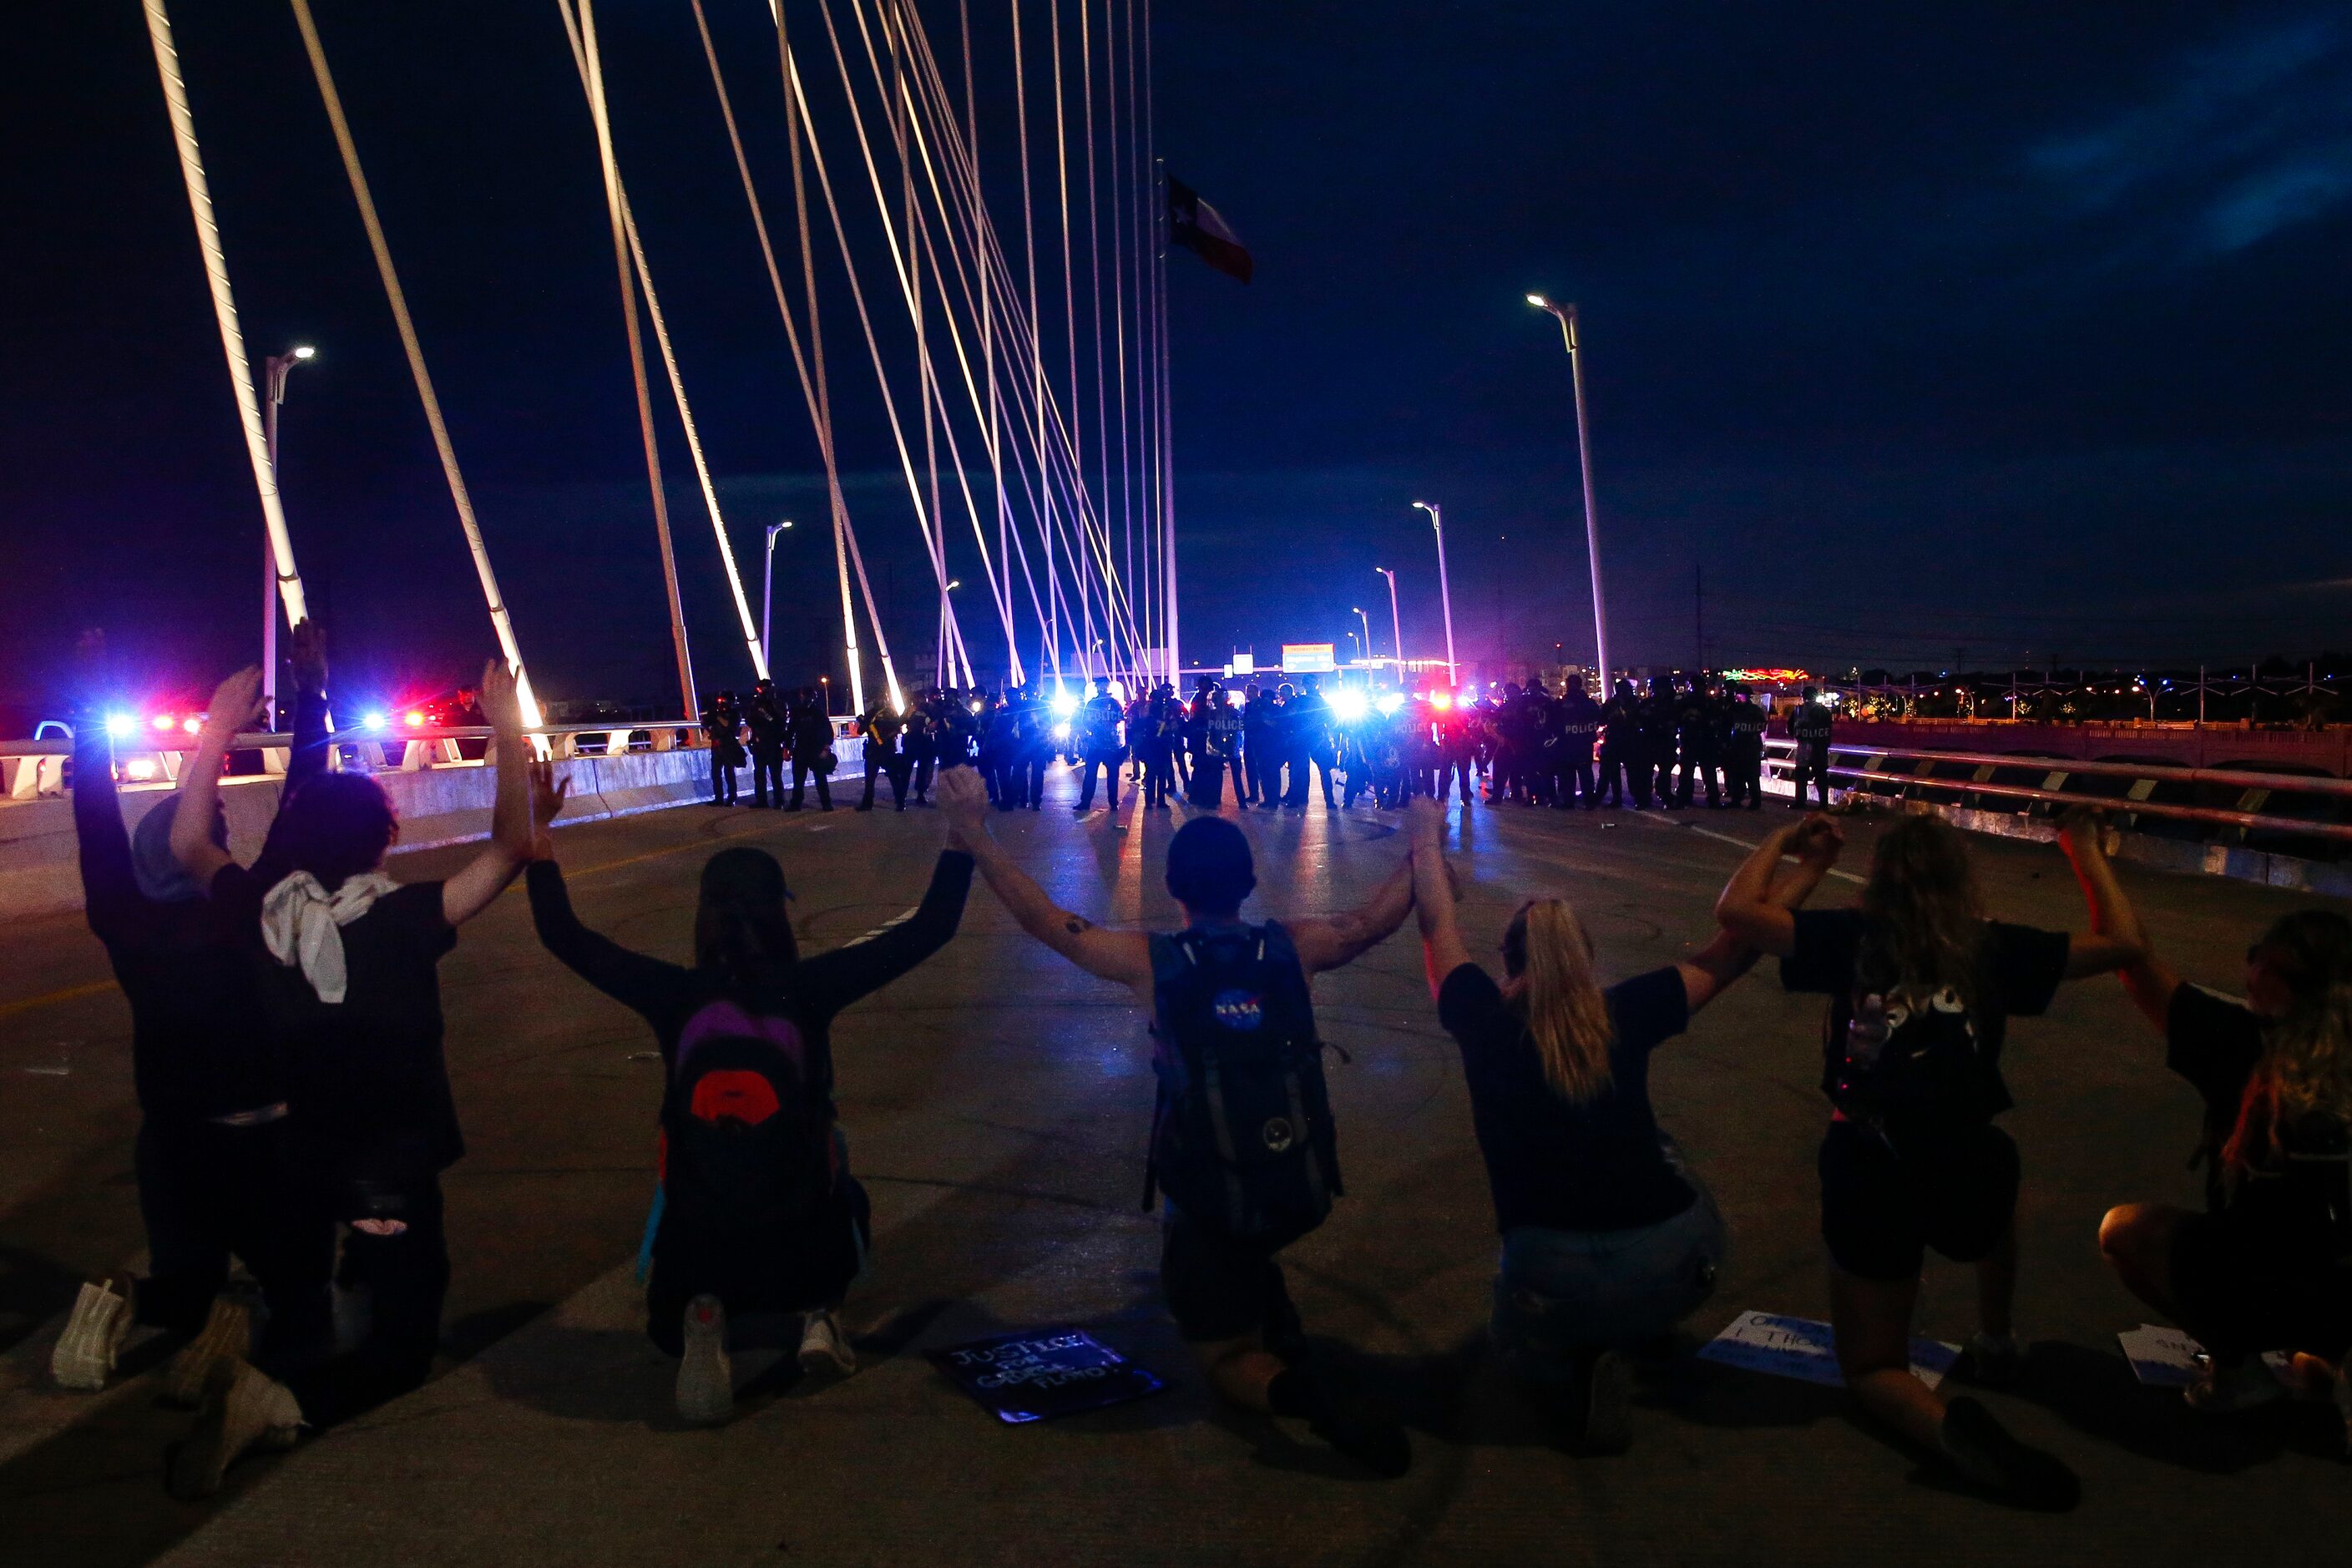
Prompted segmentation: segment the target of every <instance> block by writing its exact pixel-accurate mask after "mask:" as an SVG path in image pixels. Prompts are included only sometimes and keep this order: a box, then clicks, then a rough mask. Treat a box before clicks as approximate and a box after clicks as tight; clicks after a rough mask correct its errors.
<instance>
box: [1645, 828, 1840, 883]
mask: <svg viewBox="0 0 2352 1568" xmlns="http://www.w3.org/2000/svg"><path fill="white" fill-rule="evenodd" d="M1646 820H1648V821H1649V823H1650V825H1651V826H1654V827H1672V828H1675V829H1677V830H1679V831H1681V832H1684V833H1696V834H1697V835H1698V836H1699V837H1701V838H1712V839H1714V840H1715V841H1716V842H1717V844H1728V845H1731V846H1733V847H1735V848H1739V849H1748V850H1755V849H1760V848H1762V847H1764V846H1763V841H1762V840H1760V839H1759V840H1755V841H1753V842H1751V841H1749V840H1748V839H1745V838H1734V837H1732V836H1731V835H1730V834H1728V833H1717V831H1716V830H1715V829H1714V828H1712V827H1701V826H1699V825H1698V824H1697V823H1696V822H1668V821H1665V820H1664V819H1663V818H1658V817H1651V818H1648V819H1646ZM1830 875H1831V876H1832V877H1835V878H1837V879H1839V880H1840V881H1844V882H1853V883H1855V884H1857V885H1859V884H1861V883H1864V882H1866V881H1868V880H1869V879H1868V878H1866V877H1857V876H1855V875H1854V874H1853V872H1851V871H1846V870H1841V869H1840V868H1837V867H1835V866H1832V867H1831V868H1830Z"/></svg>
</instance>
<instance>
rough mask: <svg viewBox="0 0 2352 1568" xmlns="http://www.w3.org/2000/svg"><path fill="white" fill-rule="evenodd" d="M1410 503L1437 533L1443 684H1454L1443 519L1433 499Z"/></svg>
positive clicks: (1450, 594)
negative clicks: (1443, 625)
mask: <svg viewBox="0 0 2352 1568" xmlns="http://www.w3.org/2000/svg"><path fill="white" fill-rule="evenodd" d="M1412 504H1413V505H1414V506H1416V507H1418V508H1420V509H1421V510H1423V511H1425V512H1427V513H1428V514H1429V526H1430V530H1431V531H1432V532H1433V533H1435V534H1436V535H1437V602H1438V605H1439V606H1440V607H1441V608H1443V609H1444V612H1445V684H1446V685H1448V686H1454V685H1457V684H1459V683H1460V679H1461V677H1460V676H1459V675H1458V674H1457V673H1456V672H1455V670H1454V595H1453V592H1452V590H1450V589H1448V588H1447V587H1446V585H1445V520H1444V518H1443V517H1441V516H1439V515H1438V511H1437V503H1436V502H1435V501H1425V500H1417V501H1415V502H1413V503H1412Z"/></svg>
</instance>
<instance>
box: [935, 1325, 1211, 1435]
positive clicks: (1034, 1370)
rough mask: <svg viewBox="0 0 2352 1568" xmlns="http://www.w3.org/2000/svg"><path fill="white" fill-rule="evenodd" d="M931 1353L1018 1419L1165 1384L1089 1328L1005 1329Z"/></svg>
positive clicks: (1120, 1400)
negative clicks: (1094, 1334)
mask: <svg viewBox="0 0 2352 1568" xmlns="http://www.w3.org/2000/svg"><path fill="white" fill-rule="evenodd" d="M930 1357H931V1363H932V1364H933V1365H935V1366H937V1367H938V1368H939V1369H940V1371H941V1372H944V1373H947V1374H948V1375H949V1376H950V1377H951V1378H953V1379H954V1380H955V1382H956V1385H957V1386H958V1387H960V1388H961V1389H962V1390H963V1391H964V1392H965V1393H966V1394H971V1396H972V1397H973V1398H974V1399H977V1400H978V1401H980V1403H981V1404H982V1405H985V1406H986V1407H987V1408H988V1409H990V1410H991V1411H992V1412H994V1413H995V1415H996V1418H997V1419H998V1420H999V1421H1002V1422H1004V1423H1005V1424H1006V1425H1008V1426H1024V1425H1025V1424H1027V1423H1029V1422H1032V1421H1043V1420H1045V1419H1047V1418H1048V1417H1051V1416H1055V1415H1076V1413H1077V1412H1079V1411H1081V1410H1099V1409H1101V1408H1103V1407H1104V1406H1105V1405H1124V1404H1126V1403H1127V1402H1128V1401H1129V1400H1130V1399H1141V1398H1142V1397H1144V1396H1145V1395H1146V1394H1157V1393H1159V1392H1160V1389H1161V1388H1162V1387H1164V1386H1165V1384H1162V1383H1161V1382H1160V1379H1158V1378H1157V1377H1155V1376H1153V1375H1152V1374H1151V1373H1149V1372H1147V1371H1145V1370H1144V1369H1143V1368H1142V1367H1139V1366H1138V1365H1136V1364H1135V1363H1133V1362H1131V1361H1129V1360H1128V1359H1127V1358H1126V1357H1125V1356H1123V1355H1121V1354H1119V1353H1118V1352H1117V1351H1115V1350H1113V1349H1111V1348H1110V1347H1109V1346H1108V1345H1107V1344H1104V1343H1102V1342H1100V1341H1099V1340H1097V1339H1096V1338H1095V1337H1094V1336H1093V1335H1092V1334H1089V1333H1087V1332H1086V1331H1084V1330H1081V1329H1045V1330H1031V1331H1026V1332H1023V1333H1017V1334H999V1335H997V1336H996V1337H995V1338H994V1339H987V1340H974V1341H973V1342H971V1343H970V1344H968V1345H952V1346H950V1347H949V1348H948V1349H946V1350H939V1351H933V1352H930Z"/></svg>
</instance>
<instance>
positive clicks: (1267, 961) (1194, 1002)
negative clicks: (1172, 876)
mask: <svg viewBox="0 0 2352 1568" xmlns="http://www.w3.org/2000/svg"><path fill="white" fill-rule="evenodd" d="M1151 950H1152V1013H1153V1021H1152V1035H1153V1037H1154V1038H1155V1040H1156V1041H1157V1042H1158V1049H1157V1051H1156V1052H1155V1054H1154V1057H1153V1061H1152V1068H1153V1071H1154V1072H1155V1073H1157V1074H1158V1075H1159V1079H1160V1099H1159V1105H1158V1107H1157V1110H1155V1112H1154V1115H1153V1125H1152V1138H1151V1163H1150V1171H1149V1173H1148V1174H1147V1177H1146V1181H1145V1187H1144V1206H1145V1207H1147V1208H1149V1207H1150V1205H1151V1197H1152V1189H1153V1186H1154V1185H1155V1184H1156V1185H1157V1186H1158V1187H1159V1188H1160V1190H1162V1191H1164V1192H1165V1193H1166V1194H1168V1197H1169V1199H1170V1200H1171V1202H1172V1203H1174V1204H1175V1205H1176V1206H1177V1207H1178V1208H1179V1209H1181V1210H1182V1211H1183V1213H1184V1214H1185V1215H1186V1216H1187V1217H1188V1218H1190V1219H1192V1220H1195V1221H1197V1222H1198V1223H1200V1224H1201V1225H1202V1226H1207V1227H1209V1228H1211V1229H1213V1230H1217V1231H1220V1232H1223V1234H1224V1235H1226V1236H1229V1237H1234V1238H1235V1239H1237V1240H1244V1241H1249V1242H1252V1243H1255V1244H1258V1245H1262V1246H1265V1247H1281V1246H1285V1245H1286V1244H1287V1243H1289V1242H1292V1241H1295V1240H1297V1238H1298V1237H1302V1236H1305V1235H1306V1234H1307V1232H1308V1231H1311V1230H1313V1229H1314V1228H1315V1227H1316V1226H1318V1225H1321V1224H1322V1223H1323V1220H1324V1217H1325V1216H1326V1215H1328V1214H1329V1213H1330V1212H1331V1200H1332V1198H1333V1197H1335V1196H1337V1195H1339V1194H1340V1192H1341V1191H1342V1189H1341V1187H1340V1184H1339V1143H1338V1140H1337V1138H1336V1136H1335V1134H1334V1130H1333V1128H1332V1125H1331V1102H1330V1098H1329V1095H1328V1090H1327V1088H1326V1086H1325V1084H1324V1081H1323V1046H1322V1042H1321V1041H1320V1040H1319V1039H1318V1037H1317V1036H1316V1032H1315V1011H1314V1006H1313V1004H1312V1003H1311V1002H1310V1001H1309V1000H1308V998H1307V973H1306V971H1305V970H1304V969H1303V968H1301V967H1300V965H1299V963H1298V953H1297V950H1296V949H1295V948H1293V947H1292V946H1291V944H1290V938H1289V936H1288V934H1287V933H1286V932H1285V931H1283V929H1282V928H1281V927H1280V926H1279V925H1274V924H1267V925H1263V926H1245V927H1244V928H1242V929H1240V930H1238V931H1215V932H1210V931H1184V932H1182V933H1181V934H1178V935H1175V936H1155V937H1153V938H1152V939H1151Z"/></svg>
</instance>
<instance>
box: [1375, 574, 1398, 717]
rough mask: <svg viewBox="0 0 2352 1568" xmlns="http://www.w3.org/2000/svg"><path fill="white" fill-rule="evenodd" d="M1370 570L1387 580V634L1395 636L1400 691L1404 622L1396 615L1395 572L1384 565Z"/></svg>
mask: <svg viewBox="0 0 2352 1568" xmlns="http://www.w3.org/2000/svg"><path fill="white" fill-rule="evenodd" d="M1372 570H1373V571H1375V572H1377V573H1379V574H1381V576H1383V577H1385V578H1387V579H1388V580H1389V635H1390V636H1391V637H1394V638H1396V667H1397V668H1396V678H1397V689H1398V690H1399V691H1402V690H1403V689H1404V622H1403V621H1402V620H1401V619H1399V618H1398V616H1397V595H1396V574H1395V573H1393V572H1391V571H1390V570H1389V569H1388V568H1387V567H1385V566H1375V567H1373V568H1372Z"/></svg>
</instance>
